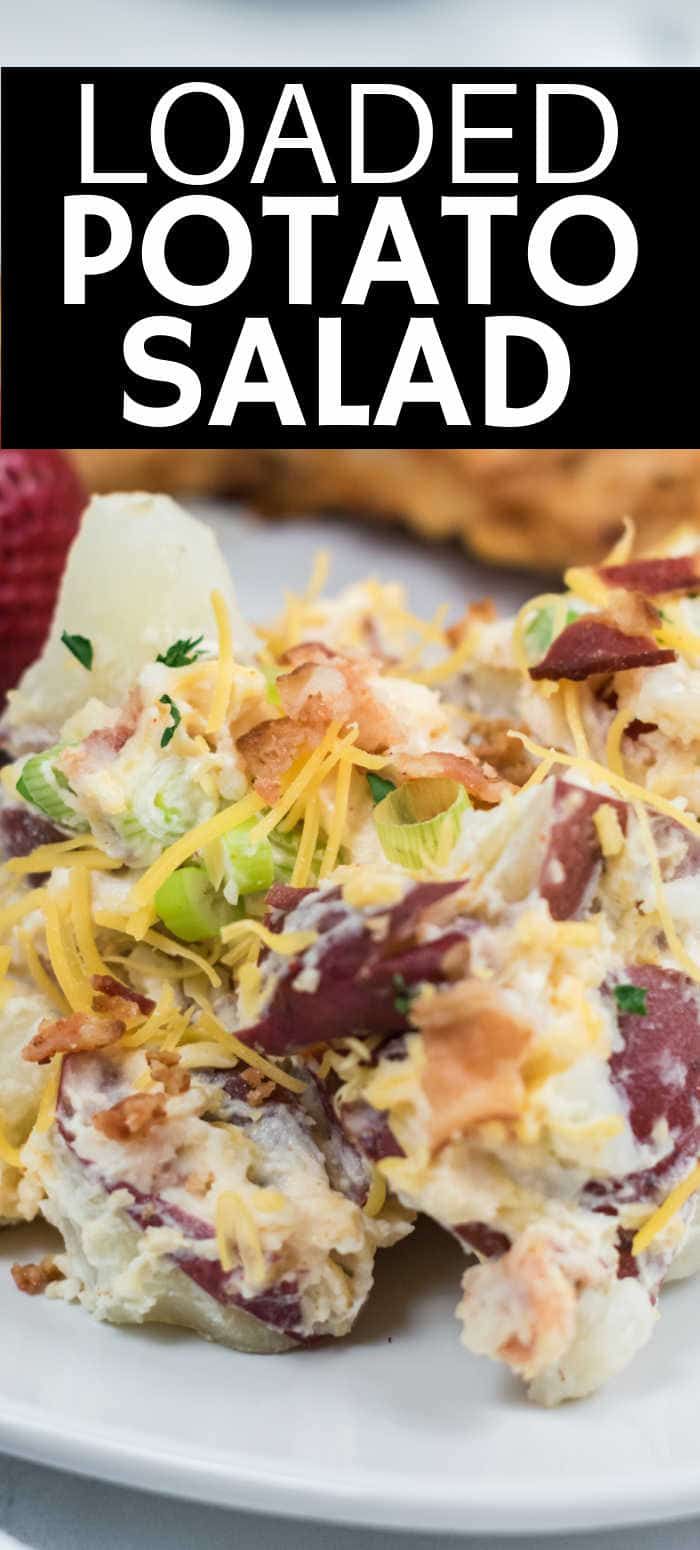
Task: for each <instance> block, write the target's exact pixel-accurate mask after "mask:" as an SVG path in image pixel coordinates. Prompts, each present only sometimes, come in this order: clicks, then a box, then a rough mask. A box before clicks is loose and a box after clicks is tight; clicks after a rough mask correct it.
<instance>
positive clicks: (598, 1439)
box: [0, 521, 700, 1533]
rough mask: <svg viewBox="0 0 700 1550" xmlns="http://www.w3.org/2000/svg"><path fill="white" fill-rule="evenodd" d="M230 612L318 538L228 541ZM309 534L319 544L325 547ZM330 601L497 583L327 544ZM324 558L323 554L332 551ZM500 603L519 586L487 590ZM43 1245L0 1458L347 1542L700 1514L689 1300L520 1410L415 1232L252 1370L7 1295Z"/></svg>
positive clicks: (275, 535)
mask: <svg viewBox="0 0 700 1550" xmlns="http://www.w3.org/2000/svg"><path fill="white" fill-rule="evenodd" d="M226 531H227V533H228V538H227V544H228V547H229V549H230V552H231V557H232V559H233V560H234V565H235V571H236V573H237V574H238V576H239V580H240V594H241V601H242V603H243V604H244V606H247V607H248V608H250V609H251V610H253V609H254V611H256V612H257V613H258V614H259V613H261V612H263V611H264V608H265V601H264V600H263V599H262V597H261V595H260V580H259V578H260V577H261V576H266V577H267V578H268V595H269V591H270V590H277V589H278V588H279V587H281V585H282V584H283V583H284V584H287V585H290V586H291V585H297V586H298V585H301V584H303V580H304V578H305V576H306V574H307V571H308V559H309V553H310V550H311V549H312V548H313V545H314V543H316V542H318V540H319V528H318V526H317V525H314V524H304V525H303V527H295V526H284V527H281V528H275V529H271V528H268V527H265V526H262V525H261V524H259V523H257V522H244V521H239V522H238V523H237V524H236V525H235V526H230V525H229V527H228V529H227V530H226ZM324 534H325V536H326V537H328V536H329V529H328V527H326V528H324ZM332 535H333V544H334V547H337V551H338V559H339V566H338V577H337V579H338V580H339V581H342V580H345V579H347V578H352V577H353V576H359V575H361V574H363V572H365V571H366V570H367V569H368V567H369V568H371V567H374V568H375V569H376V570H377V571H378V572H379V573H380V574H381V573H383V574H384V575H387V576H389V575H392V574H394V575H396V574H400V575H401V576H403V577H405V578H406V579H407V580H408V581H409V582H410V583H411V584H412V588H413V591H414V595H415V601H416V604H417V605H418V604H421V605H422V606H425V607H427V608H430V607H434V606H435V605H436V604H437V603H438V602H440V601H441V600H442V598H443V596H446V597H448V598H450V599H451V601H452V602H454V603H455V604H457V605H458V606H459V604H460V602H461V601H463V600H464V597H465V595H467V594H468V593H469V594H471V595H474V594H475V592H477V591H478V590H479V589H480V588H483V584H484V582H486V585H487V587H488V586H491V587H492V585H493V577H492V576H491V577H487V576H486V575H485V573H483V572H481V573H479V572H477V571H476V569H475V568H474V567H470V566H469V565H468V564H467V562H466V561H463V560H460V559H459V558H458V557H457V556H456V555H455V553H454V552H453V551H444V550H436V551H430V550H425V549H422V548H420V547H419V546H418V545H414V544H413V543H412V542H410V541H408V540H404V539H403V538H399V536H398V535H397V534H392V533H391V532H384V531H381V530H377V531H374V530H373V531H371V532H370V530H367V531H366V532H365V533H358V534H354V533H351V532H350V530H345V529H342V528H339V527H337V526H336V525H335V524H333V525H332ZM336 539H337V545H336ZM498 585H499V590H500V591H501V592H502V593H504V594H506V593H507V595H508V597H509V599H510V600H511V601H513V602H514V601H517V600H518V598H519V597H520V596H522V595H524V593H525V584H524V583H523V582H522V580H518V581H514V580H513V579H512V578H511V579H510V580H509V579H507V578H506V579H504V580H501V579H499V583H498ZM46 1237H47V1235H46V1234H45V1232H44V1230H43V1229H18V1230H14V1231H12V1232H9V1233H6V1234H5V1235H4V1236H3V1237H2V1240H1V1241H0V1327H1V1328H2V1330H3V1334H4V1340H3V1359H2V1364H1V1365H0V1447H2V1448H4V1449H5V1450H7V1451H9V1452H12V1453H17V1454H21V1455H23V1456H25V1457H27V1458H32V1459H36V1460H39V1461H41V1462H43V1463H47V1464H54V1465H56V1466H58V1467H60V1468H67V1469H72V1470H77V1471H80V1472H82V1473H85V1474H91V1475H97V1476H100V1477H104V1478H106V1479H110V1480H114V1481H117V1482H121V1483H124V1484H130V1485H134V1486H141V1487H144V1488H147V1489H151V1490H156V1491H164V1492H169V1493H172V1494H174V1495H181V1496H187V1497H192V1498H196V1499H199V1500H202V1501H206V1502H210V1503H217V1504H223V1505H230V1506H237V1507H242V1508H248V1509H259V1510H261V1511H265V1512H277V1513H282V1514H287V1515H300V1516H304V1517H310V1518H322V1519H333V1520H337V1521H344V1522H350V1523H363V1524H373V1525H378V1526H391V1527H395V1528H404V1527H405V1528H422V1529H429V1530H433V1531H439V1530H447V1529H457V1530H459V1529H461V1530H463V1531H471V1532H482V1533H483V1532H488V1531H491V1532H506V1531H509V1530H510V1531H523V1532H525V1531H531V1532H532V1531H535V1532H537V1531H539V1530H544V1529H573V1528H591V1527H603V1526H606V1527H607V1526H613V1525H617V1524H622V1523H630V1522H642V1521H653V1520H660V1519H664V1518H673V1517H680V1516H683V1515H684V1514H690V1513H692V1512H696V1511H700V1442H699V1441H698V1422H697V1418H698V1393H700V1335H699V1334H698V1329H697V1305H698V1297H697V1289H696V1287H695V1286H694V1285H693V1284H692V1283H689V1284H687V1285H685V1286H680V1287H674V1288H671V1289H669V1292H668V1293H667V1294H666V1296H665V1298H664V1316H663V1318H662V1320H661V1323H660V1326H659V1329H658V1331H657V1333H656V1337H655V1339H654V1341H653V1342H652V1344H651V1345H650V1346H649V1348H648V1349H647V1351H645V1352H643V1353H642V1355H641V1356H640V1357H639V1358H638V1359H637V1361H636V1363H635V1364H634V1365H633V1367H632V1368H631V1369H630V1370H629V1371H628V1372H627V1373H625V1374H623V1376H622V1377H621V1378H619V1379H618V1380H617V1381H616V1382H614V1383H613V1384H612V1385H611V1386H610V1387H609V1388H608V1389H607V1390H605V1391H604V1392H603V1393H601V1394H599V1395H597V1396H596V1397H595V1398H593V1399H592V1400H588V1401H586V1402H584V1403H580V1404H577V1405H570V1406H568V1407H566V1408H564V1409H561V1410H558V1411H541V1410H537V1409H535V1408H534V1407H533V1406H531V1405H529V1404H528V1403H527V1401H526V1400H524V1399H523V1398H522V1395H521V1393H520V1392H519V1390H518V1389H517V1388H516V1386H515V1384H514V1383H512V1382H511V1381H510V1379H509V1378H508V1376H507V1375H506V1374H505V1373H504V1372H503V1371H501V1370H500V1369H498V1368H497V1367H495V1366H493V1365H492V1364H491V1363H489V1362H487V1361H479V1360H477V1359H476V1358H474V1357H471V1356H469V1355H467V1353H466V1352H464V1351H463V1350H462V1349H461V1348H460V1346H459V1342H458V1331H457V1325H456V1323H455V1321H454V1317H453V1309H454V1306H455V1303H456V1301H457V1295H458V1281H459V1275H460V1271H461V1267H462V1263H463V1261H462V1256H461V1253H460V1250H459V1249H458V1247H457V1246H456V1245H455V1244H453V1243H452V1242H450V1241H449V1240H448V1239H447V1238H446V1237H444V1236H443V1235H441V1234H440V1233H438V1232H437V1230H435V1229H433V1228H431V1227H429V1226H427V1225H424V1226H423V1227H421V1229H420V1230H419V1231H418V1232H417V1233H416V1234H415V1236H414V1237H413V1238H412V1239H410V1240H409V1241H408V1242H406V1243H404V1244H402V1245H400V1246H399V1247H398V1248H396V1249H394V1250H392V1251H391V1252H390V1253H387V1254H385V1255H383V1256H380V1259H379V1264H378V1285H377V1288H376V1291H375V1295H374V1297H373V1299H372V1300H371V1302H370V1305H369V1307H368V1308H367V1310H366V1311H365V1314H364V1315H363V1317H362V1319H361V1320H360V1321H359V1324H358V1326H357V1328H356V1330H355V1332H354V1334H353V1335H352V1337H351V1338H350V1339H349V1340H347V1341H345V1342H339V1343H338V1344H332V1345H330V1346H328V1347H326V1348H323V1349H319V1350H314V1351H304V1352H295V1353H291V1354H289V1355H286V1356H283V1357H278V1358H275V1357H268V1358H262V1357H250V1356H241V1355H238V1354H236V1353H232V1352H229V1351H224V1350H222V1349H220V1348H219V1347H216V1346H208V1345H205V1344H204V1343H203V1342H201V1341H198V1340H197V1339H195V1338H194V1337H193V1336H190V1335H188V1334H184V1333H180V1332H178V1331H173V1330H155V1329H150V1330H135V1329H113V1328H109V1327H108V1326H106V1325H103V1326H100V1325H98V1324H96V1323H94V1322H93V1321H91V1320H90V1319H89V1318H88V1317H87V1316H86V1315H84V1314H83V1313H82V1312H81V1311H80V1310H79V1309H77V1308H70V1307H65V1306H64V1305H63V1304H61V1303H57V1302H51V1301H48V1300H46V1299H36V1300H33V1299H31V1298H29V1297H23V1296H20V1295H19V1294H18V1292H17V1291H16V1290H15V1288H14V1285H13V1283H12V1281H11V1278H10V1276H9V1274H8V1266H9V1265H10V1264H11V1263H12V1261H13V1260H14V1259H20V1260H28V1259H31V1258H34V1257H36V1255H37V1253H38V1252H40V1246H41V1243H42V1242H44V1241H45V1239H46Z"/></svg>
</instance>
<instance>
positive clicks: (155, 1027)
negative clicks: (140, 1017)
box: [119, 984, 175, 1049]
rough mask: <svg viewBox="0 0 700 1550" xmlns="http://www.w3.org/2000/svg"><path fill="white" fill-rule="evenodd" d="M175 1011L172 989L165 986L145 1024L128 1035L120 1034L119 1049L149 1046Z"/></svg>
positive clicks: (169, 986)
mask: <svg viewBox="0 0 700 1550" xmlns="http://www.w3.org/2000/svg"><path fill="white" fill-rule="evenodd" d="M174 1011H175V995H174V992H173V987H172V985H170V984H166V985H164V987H163V990H162V992H161V994H160V997H159V999H158V1005H157V1006H156V1007H155V1008H154V1010H153V1011H152V1012H151V1014H150V1016H149V1017H148V1018H147V1019H146V1021H145V1023H141V1025H140V1026H139V1027H138V1028H136V1029H133V1030H130V1031H129V1032H128V1033H125V1034H122V1037H121V1039H120V1040H119V1047H120V1049H141V1048H142V1046H143V1045H144V1044H150V1042H151V1040H152V1039H154V1038H156V1036H159V1035H160V1034H161V1032H162V1030H163V1028H164V1027H165V1026H166V1024H167V1023H168V1021H169V1019H170V1018H171V1017H172V1015H173V1012H174Z"/></svg>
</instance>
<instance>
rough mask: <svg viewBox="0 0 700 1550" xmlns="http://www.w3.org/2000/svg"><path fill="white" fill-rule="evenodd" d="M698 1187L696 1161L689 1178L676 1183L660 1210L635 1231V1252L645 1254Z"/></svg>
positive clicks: (699, 1181)
mask: <svg viewBox="0 0 700 1550" xmlns="http://www.w3.org/2000/svg"><path fill="white" fill-rule="evenodd" d="M696 1189H700V1163H696V1165H695V1167H694V1168H693V1170H692V1172H691V1173H689V1174H688V1177H687V1179H683V1180H682V1182H681V1183H680V1184H677V1185H676V1187H675V1189H672V1190H671V1193H670V1195H667V1196H666V1199H665V1200H664V1202H663V1204H662V1205H660V1206H659V1208H658V1210H657V1211H654V1213H653V1215H652V1216H650V1217H649V1219H648V1221H646V1222H645V1223H644V1226H643V1227H640V1229H639V1232H637V1233H635V1236H634V1238H633V1239H632V1253H633V1254H635V1255H637V1254H643V1253H644V1251H645V1249H648V1247H649V1244H650V1243H651V1242H652V1241H653V1239H654V1238H656V1237H658V1234H659V1233H660V1232H662V1231H663V1229H664V1227H666V1226H667V1224H668V1223H669V1222H670V1221H671V1220H672V1218H673V1217H674V1216H675V1215H676V1214H677V1212H678V1211H680V1209H681V1206H684V1205H685V1202H686V1200H689V1199H690V1196H691V1195H694V1194H695V1191H696Z"/></svg>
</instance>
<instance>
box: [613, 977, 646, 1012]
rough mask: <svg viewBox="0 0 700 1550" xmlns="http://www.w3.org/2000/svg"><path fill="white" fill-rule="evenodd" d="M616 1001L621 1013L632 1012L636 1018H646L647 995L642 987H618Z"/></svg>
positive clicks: (616, 988)
mask: <svg viewBox="0 0 700 1550" xmlns="http://www.w3.org/2000/svg"><path fill="white" fill-rule="evenodd" d="M615 1000H616V1002H617V1004H618V1007H619V1008H620V1011H621V1012H631V1013H632V1014H633V1016H635V1017H646V1015H647V993H646V990H644V988H643V987H642V986H641V985H616V986H615Z"/></svg>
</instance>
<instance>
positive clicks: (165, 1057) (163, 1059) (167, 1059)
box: [146, 1049, 190, 1098]
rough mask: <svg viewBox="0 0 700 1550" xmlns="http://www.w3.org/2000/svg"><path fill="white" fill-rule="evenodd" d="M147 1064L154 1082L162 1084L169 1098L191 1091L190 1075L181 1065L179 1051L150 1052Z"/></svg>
mask: <svg viewBox="0 0 700 1550" xmlns="http://www.w3.org/2000/svg"><path fill="white" fill-rule="evenodd" d="M146 1062H147V1065H148V1069H149V1071H150V1073H151V1076H152V1077H153V1080H154V1082H160V1084H161V1087H163V1088H164V1090H165V1092H166V1093H167V1094H168V1097H169V1098H177V1097H179V1095H180V1093H186V1092H188V1091H189V1086H190V1073H189V1071H188V1070H187V1069H186V1067H185V1066H182V1065H181V1064H180V1056H179V1055H178V1053H177V1050H174V1049H157V1050H149V1051H148V1054H147V1055H146Z"/></svg>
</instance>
